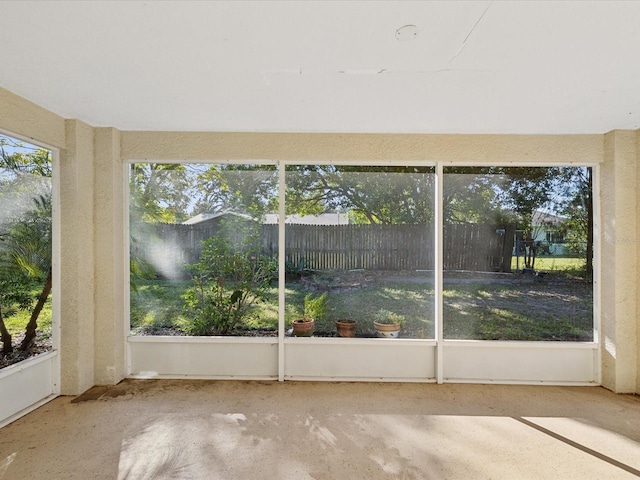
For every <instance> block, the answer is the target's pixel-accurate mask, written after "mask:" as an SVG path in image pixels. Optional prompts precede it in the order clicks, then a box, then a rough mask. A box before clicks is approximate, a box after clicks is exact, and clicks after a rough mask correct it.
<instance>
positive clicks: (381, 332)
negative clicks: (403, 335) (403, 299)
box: [373, 321, 400, 338]
mask: <svg viewBox="0 0 640 480" xmlns="http://www.w3.org/2000/svg"><path fill="white" fill-rule="evenodd" d="M373 326H374V328H375V329H376V332H377V333H378V336H379V337H385V338H398V334H399V333H400V325H399V324H397V323H378V322H375V321H374V322H373Z"/></svg>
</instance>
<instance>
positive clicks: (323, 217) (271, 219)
mask: <svg viewBox="0 0 640 480" xmlns="http://www.w3.org/2000/svg"><path fill="white" fill-rule="evenodd" d="M264 223H265V225H267V224H269V225H273V224H276V223H278V214H277V213H267V214H266V215H265V219H264ZM284 223H288V224H297V225H348V224H349V216H348V215H347V214H346V213H321V214H319V215H287V216H286V218H285V220H284Z"/></svg>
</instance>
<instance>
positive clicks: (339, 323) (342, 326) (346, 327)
mask: <svg viewBox="0 0 640 480" xmlns="http://www.w3.org/2000/svg"><path fill="white" fill-rule="evenodd" d="M357 325H358V324H357V323H356V321H355V320H350V319H348V318H341V319H340V320H336V332H337V334H338V336H339V337H355V336H356V327H357Z"/></svg>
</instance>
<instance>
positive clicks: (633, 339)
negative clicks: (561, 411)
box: [0, 89, 640, 394]
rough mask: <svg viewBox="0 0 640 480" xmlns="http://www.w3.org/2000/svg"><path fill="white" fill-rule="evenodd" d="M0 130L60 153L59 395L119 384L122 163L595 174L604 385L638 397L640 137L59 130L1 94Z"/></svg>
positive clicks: (53, 121) (71, 123)
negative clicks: (364, 165)
mask: <svg viewBox="0 0 640 480" xmlns="http://www.w3.org/2000/svg"><path fill="white" fill-rule="evenodd" d="M0 129H4V130H7V131H9V132H14V133H17V134H19V135H21V136H24V137H26V138H31V139H33V140H34V141H37V142H44V143H46V144H48V145H50V146H53V147H57V148H60V149H61V165H60V177H61V178H60V207H61V217H62V220H61V226H60V227H61V228H60V230H61V247H62V253H61V261H60V265H61V267H60V268H61V285H60V290H59V291H60V294H61V296H62V299H63V301H62V308H61V310H62V312H61V316H62V341H61V358H62V391H63V393H66V394H76V393H81V392H82V391H84V390H86V389H87V388H89V387H91V386H92V385H93V384H108V383H116V382H117V381H119V380H120V379H121V378H122V377H123V376H124V371H125V357H124V342H125V341H124V315H123V312H124V310H125V302H126V299H127V297H126V292H125V291H124V278H125V275H126V270H125V263H124V256H125V255H126V252H125V251H124V241H123V240H124V219H125V218H126V216H125V212H124V205H123V185H124V181H125V179H124V177H125V174H126V169H125V168H124V165H123V162H122V159H131V160H150V161H170V160H179V159H186V160H204V159H213V160H215V159H243V160H260V159H274V160H281V159H282V160H300V161H332V160H361V161H385V162H386V161H416V160H427V161H434V160H442V161H456V162H458V161H465V162H486V163H491V162H510V161H513V162H516V163H523V162H526V163H531V164H545V163H548V162H574V161H577V162H586V163H594V164H595V163H598V164H602V175H601V195H602V208H601V216H600V219H599V220H600V222H598V223H600V224H601V228H602V232H603V240H604V241H603V247H604V248H603V252H602V254H603V259H602V260H603V261H602V268H601V278H602V285H601V287H602V289H603V298H602V304H601V306H602V318H603V321H602V329H601V332H600V333H601V335H602V338H603V339H605V340H606V339H608V341H609V344H608V347H607V346H606V345H605V347H604V348H603V352H604V356H603V364H602V365H603V383H604V385H605V386H607V387H608V388H610V389H612V390H614V391H620V392H633V391H635V392H637V393H640V352H639V351H638V343H639V342H640V328H639V327H638V318H640V305H639V302H638V301H637V295H638V291H637V290H638V289H637V287H636V285H637V284H638V281H640V271H639V269H638V268H637V265H636V263H637V256H638V242H637V238H640V224H639V222H638V221H637V208H638V195H637V193H636V186H637V185H638V184H640V171H639V170H640V169H637V168H636V165H637V163H638V162H639V161H640V153H639V152H640V148H639V145H640V131H637V132H611V133H609V134H607V135H553V136H550V135H531V136H528V135H364V134H353V135H350V134H286V133H271V134H269V133H194V132H118V131H117V130H115V129H111V128H92V127H91V126H89V125H86V124H83V123H82V122H78V121H75V120H68V121H65V120H63V119H62V118H60V117H59V116H57V115H55V114H53V113H51V112H47V111H46V110H44V109H42V108H40V107H38V106H37V105H34V104H32V103H30V102H28V101H26V100H24V99H21V98H20V97H18V96H16V95H13V94H12V93H10V92H7V91H6V90H3V89H0ZM625 239H626V240H625ZM623 240H624V241H623ZM611 341H613V342H614V345H615V348H614V349H613V350H611V348H610V347H611V345H612V344H611ZM612 352H614V354H613V355H612Z"/></svg>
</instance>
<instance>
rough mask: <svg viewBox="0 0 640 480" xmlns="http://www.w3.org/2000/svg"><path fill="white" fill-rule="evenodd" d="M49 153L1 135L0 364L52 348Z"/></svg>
mask: <svg viewBox="0 0 640 480" xmlns="http://www.w3.org/2000/svg"><path fill="white" fill-rule="evenodd" d="M52 171H53V167H52V152H51V151H50V150H47V149H45V148H41V147H38V146H36V145H31V144H28V143H26V142H22V141H20V140H17V139H15V138H12V137H9V136H5V135H0V205H2V207H1V208H0V341H1V345H0V346H1V347H2V349H1V353H0V367H3V366H6V365H8V364H11V363H14V362H16V361H20V360H22V359H24V358H26V357H28V356H30V355H31V354H34V353H41V352H43V351H46V350H50V349H51V348H52V343H51V342H52V340H51V336H52V309H51V290H52V181H51V178H52Z"/></svg>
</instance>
